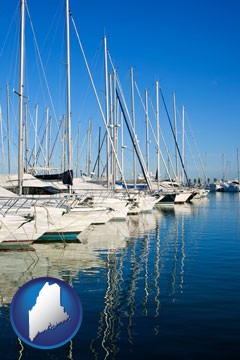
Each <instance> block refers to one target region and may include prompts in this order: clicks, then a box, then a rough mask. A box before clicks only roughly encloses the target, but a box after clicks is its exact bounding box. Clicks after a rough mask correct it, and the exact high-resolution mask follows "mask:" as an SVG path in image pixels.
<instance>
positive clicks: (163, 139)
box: [149, 97, 177, 182]
mask: <svg viewBox="0 0 240 360" xmlns="http://www.w3.org/2000/svg"><path fill="white" fill-rule="evenodd" d="M149 100H150V104H151V107H152V110H153V113H154V106H153V103H152V99H151V97H149ZM149 122H150V120H149ZM150 124H151V122H150ZM151 129H152V125H151ZM152 131H153V130H152ZM159 133H160V136H161V138H162V141H163V144H164V147H165V150H166V152H167V155H168V159H169V161H170V164H171V168H172V171H173V176H174V177H175V179H177V174H176V172H175V170H174V166H173V163H172V159H171V156H170V152H169V150H168V147H167V143H166V141H165V138H164V136H163V132H162V130H161V127H160V126H159ZM154 137H156V135H155V134H154ZM155 141H156V140H155ZM158 149H159V152H160V155H161V150H160V146H158ZM161 157H162V155H161ZM164 166H165V168H166V165H165V164H164ZM166 170H167V169H166ZM167 174H168V176H169V180H171V182H172V179H171V176H170V174H169V171H168V170H167Z"/></svg>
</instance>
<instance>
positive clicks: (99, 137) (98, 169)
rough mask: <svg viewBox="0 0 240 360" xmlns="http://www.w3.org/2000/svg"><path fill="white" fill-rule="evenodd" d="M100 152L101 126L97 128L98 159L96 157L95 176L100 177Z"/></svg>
mask: <svg viewBox="0 0 240 360" xmlns="http://www.w3.org/2000/svg"><path fill="white" fill-rule="evenodd" d="M100 152H101V126H99V128H98V159H97V178H98V179H99V177H100Z"/></svg>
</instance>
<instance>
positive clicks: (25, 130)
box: [24, 102, 28, 173]
mask: <svg viewBox="0 0 240 360" xmlns="http://www.w3.org/2000/svg"><path fill="white" fill-rule="evenodd" d="M24 133H25V134H24V140H25V144H24V145H25V168H24V170H25V173H28V121H27V103H26V102H25V103H24Z"/></svg>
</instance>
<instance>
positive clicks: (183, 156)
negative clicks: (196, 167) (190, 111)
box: [182, 106, 185, 182]
mask: <svg viewBox="0 0 240 360" xmlns="http://www.w3.org/2000/svg"><path fill="white" fill-rule="evenodd" d="M184 116H185V113H184V106H183V107H182V161H183V168H182V182H183V181H184V162H185V154H184V135H185V134H184V131H185V130H184Z"/></svg>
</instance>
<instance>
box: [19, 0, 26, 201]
mask: <svg viewBox="0 0 240 360" xmlns="http://www.w3.org/2000/svg"><path fill="white" fill-rule="evenodd" d="M20 2H21V6H20V13H21V19H20V69H19V70H20V74H19V91H18V94H19V118H18V193H19V195H22V187H23V88H24V83H23V82H24V43H25V34H24V32H25V0H20Z"/></svg>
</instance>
